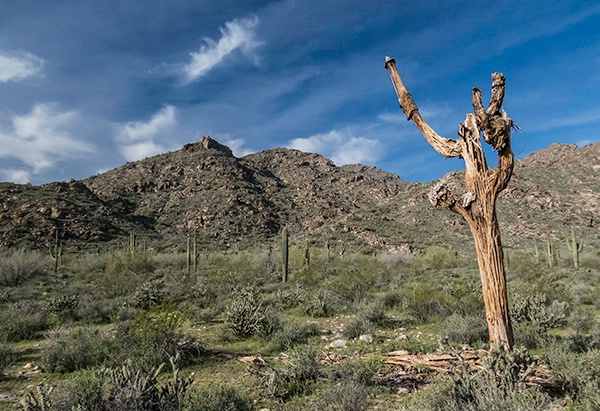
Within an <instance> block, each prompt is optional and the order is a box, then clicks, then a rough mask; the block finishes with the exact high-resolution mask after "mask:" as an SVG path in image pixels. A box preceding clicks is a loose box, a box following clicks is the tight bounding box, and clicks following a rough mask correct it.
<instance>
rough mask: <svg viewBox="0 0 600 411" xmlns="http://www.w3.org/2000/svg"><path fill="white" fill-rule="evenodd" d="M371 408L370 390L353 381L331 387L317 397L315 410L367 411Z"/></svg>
mask: <svg viewBox="0 0 600 411" xmlns="http://www.w3.org/2000/svg"><path fill="white" fill-rule="evenodd" d="M368 406H369V389H368V388H367V387H365V386H364V385H361V384H358V383H356V382H352V381H342V382H341V383H339V384H336V385H333V386H329V387H327V388H325V389H324V390H322V391H320V392H319V393H317V395H316V399H315V401H314V408H313V409H315V410H323V411H338V410H344V411H366V410H368V409H369V408H368Z"/></svg>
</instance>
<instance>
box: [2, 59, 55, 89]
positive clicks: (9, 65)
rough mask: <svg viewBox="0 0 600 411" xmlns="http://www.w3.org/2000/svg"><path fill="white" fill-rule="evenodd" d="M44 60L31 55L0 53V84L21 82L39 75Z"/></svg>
mask: <svg viewBox="0 0 600 411" xmlns="http://www.w3.org/2000/svg"><path fill="white" fill-rule="evenodd" d="M43 65H44V60H42V59H41V58H39V57H37V56H35V55H33V54H31V53H24V52H21V53H14V54H5V53H0V82H3V83H6V82H8V81H18V80H23V79H25V78H27V77H31V76H35V75H38V74H40V73H41V71H42V66H43Z"/></svg>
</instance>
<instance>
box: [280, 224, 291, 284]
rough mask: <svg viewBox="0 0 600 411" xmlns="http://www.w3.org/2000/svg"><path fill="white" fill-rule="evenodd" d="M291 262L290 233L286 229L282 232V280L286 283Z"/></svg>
mask: <svg viewBox="0 0 600 411" xmlns="http://www.w3.org/2000/svg"><path fill="white" fill-rule="evenodd" d="M289 261H290V260H289V246H288V231H287V228H286V227H284V228H283V230H282V231H281V269H282V272H281V280H282V281H283V282H284V283H287V280H288V267H289Z"/></svg>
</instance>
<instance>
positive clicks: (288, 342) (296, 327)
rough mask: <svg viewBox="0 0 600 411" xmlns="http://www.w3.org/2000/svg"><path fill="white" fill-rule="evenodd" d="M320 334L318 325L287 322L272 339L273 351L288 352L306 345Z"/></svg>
mask: <svg viewBox="0 0 600 411" xmlns="http://www.w3.org/2000/svg"><path fill="white" fill-rule="evenodd" d="M318 333H319V326H318V324H317V323H314V322H311V323H308V324H299V323H297V322H295V321H287V322H285V323H284V324H283V326H282V327H281V329H279V330H277V331H276V332H275V333H273V335H272V336H271V338H270V340H269V341H270V342H271V344H272V349H273V350H277V351H287V350H289V349H290V348H293V347H294V346H296V345H299V344H306V343H307V341H308V339H309V338H310V337H313V336H315V335H317V334H318Z"/></svg>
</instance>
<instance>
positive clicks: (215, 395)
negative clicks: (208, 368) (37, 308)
mask: <svg viewBox="0 0 600 411" xmlns="http://www.w3.org/2000/svg"><path fill="white" fill-rule="evenodd" d="M252 408H253V407H252V403H251V402H250V400H248V399H247V398H245V397H244V396H242V395H241V394H240V393H239V392H238V391H237V389H236V388H234V387H231V386H229V385H226V384H221V383H211V384H208V385H206V386H204V387H201V388H199V389H196V390H194V392H192V393H191V395H190V398H189V400H188V401H187V403H186V405H185V407H184V408H183V410H184V411H216V410H219V411H250V410H252Z"/></svg>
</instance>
